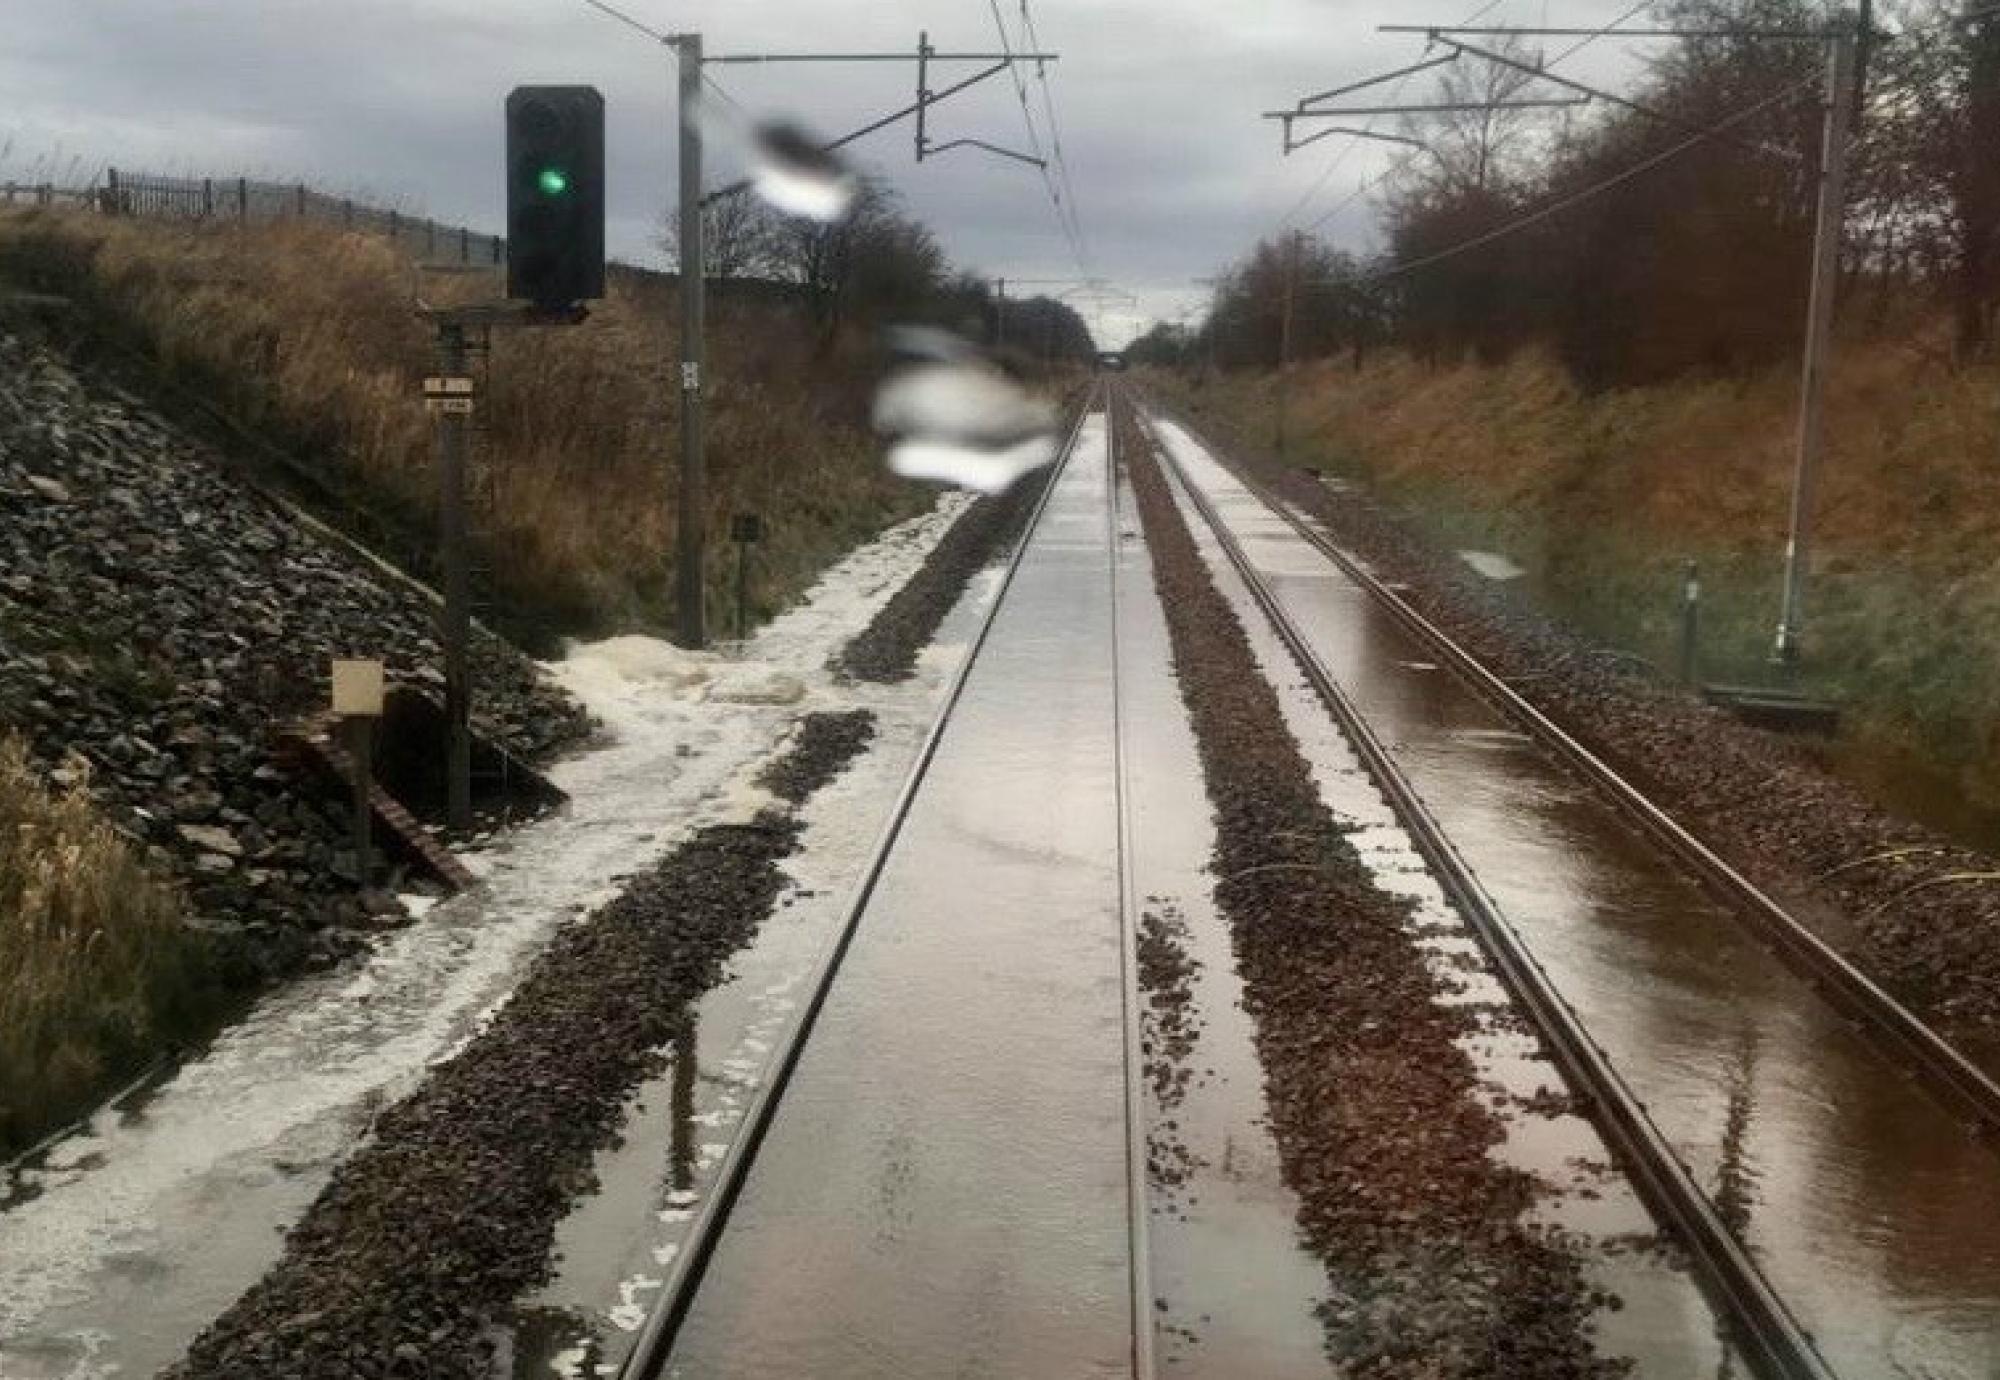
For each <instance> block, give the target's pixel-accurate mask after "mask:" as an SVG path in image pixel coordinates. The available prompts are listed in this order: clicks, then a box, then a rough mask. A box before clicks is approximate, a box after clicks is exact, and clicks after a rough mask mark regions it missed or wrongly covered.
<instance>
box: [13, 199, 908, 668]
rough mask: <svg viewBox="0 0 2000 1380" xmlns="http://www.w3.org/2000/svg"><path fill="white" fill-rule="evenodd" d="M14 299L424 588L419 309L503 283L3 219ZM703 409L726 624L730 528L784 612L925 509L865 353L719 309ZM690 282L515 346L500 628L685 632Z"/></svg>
mask: <svg viewBox="0 0 2000 1380" xmlns="http://www.w3.org/2000/svg"><path fill="white" fill-rule="evenodd" d="M0 285H13V286H19V287H30V288H35V289H39V290H42V291H46V292H53V293H59V294H62V295H64V296H68V297H70V298H72V299H73V300H74V301H75V302H76V303H77V304H78V307H79V310H78V311H77V312H76V313H75V321H76V323H77V327H78V329H79V330H80V332H81V333H82V335H83V337H84V338H83V339H82V340H81V341H80V342H79V348H81V349H84V350H89V349H91V348H93V347H103V348H105V350H106V351H107V353H109V354H111V355H112V356H113V357H114V359H125V360H131V359H142V360H144V361H145V368H144V370H143V373H142V375H141V378H140V382H141V383H142V385H143V386H148V387H149V390H150V389H151V386H152V385H157V390H156V391H157V392H158V393H159V395H160V397H161V400H162V401H163V402H164V403H165V404H167V405H168V406H169V407H170V408H174V409H176V410H185V409H184V408H182V407H181V406H180V405H181V404H182V403H183V402H184V400H185V399H187V398H189V397H190V396H193V397H199V398H200V399H201V400H202V403H203V404H204V406H205V407H206V408H213V409H215V410H217V411H219V412H220V413H222V414H224V415H225V416H226V417H227V419H228V422H229V424H231V425H232V426H233V427H234V428H240V429H241V431H242V432H246V433H249V434H251V435H254V436H255V437H257V438H258V439H257V440H256V441H243V440H242V438H241V436H239V437H238V438H237V441H238V443H237V444H233V445H232V448H233V449H238V450H240V451H242V452H244V454H245V458H247V459H250V460H252V461H255V460H257V459H259V458H260V457H268V455H269V451H268V450H267V446H275V447H276V448H277V449H278V450H281V451H283V452H285V453H286V454H287V455H288V456H289V457H290V458H291V459H292V460H294V461H296V462H297V464H298V466H299V467H300V469H301V470H302V471H303V473H304V476H305V479H304V482H303V485H301V482H300V479H299V476H298V475H296V474H295V475H293V476H291V477H290V479H286V477H285V475H284V474H283V472H282V470H280V471H277V472H275V473H274V475H273V477H274V479H278V480H280V481H283V482H287V483H289V484H290V485H291V486H292V487H293V488H294V489H295V490H297V491H298V492H300V494H301V496H302V497H305V498H306V499H307V500H308V501H309V502H310V503H311V504H312V506H314V507H317V508H319V509H320V510H321V511H322V515H323V516H326V517H328V518H329V519H330V520H332V521H333V522H334V523H335V524H336V525H341V526H345V527H347V528H348V529H349V530H351V531H354V532H356V534H357V535H360V536H362V537H363V538H364V539H365V540H368V541H370V542H372V543H374V544H376V545H378V546H380V547H385V548H387V554H389V555H391V556H392V557H396V558H399V559H401V560H403V561H404V562H406V563H408V564H410V565H413V566H415V567H417V569H418V570H419V572H420V573H422V572H424V571H425V569H426V562H427V561H428V559H429V555H428V553H429V549H430V544H431V536H430V534H431V532H432V530H433V528H432V513H433V512H434V506H433V480H432V469H431V455H432V432H431V425H430V420H429V418H428V417H426V415H425V413H424V411H423V405H422V402H421V399H420V397H419V382H420V380H421V379H422V378H423V377H424V376H425V375H426V374H428V373H435V372H437V366H436V361H435V356H434V351H433V333H432V330H431V328H430V327H429V326H427V325H426V324H425V323H423V322H422V321H420V320H419V319H418V318H417V316H416V314H415V312H414V311H413V306H414V299H415V298H416V297H418V296H421V297H422V298H424V299H425V300H427V301H430V302H433V303H442V302H452V301H469V300H483V299H490V298H493V297H497V296H499V295H500V294H501V292H502V291H503V285H502V284H501V282H500V281H499V278H498V276H497V275H496V274H490V273H480V274H470V275H459V274H453V275H444V274H421V273H419V272H417V271H416V270H415V269H413V268H412V267H411V265H410V264H409V263H408V262H407V261H406V260H404V259H403V258H401V257H400V256H399V255H397V254H396V253H395V252H394V251H392V250H391V249H390V247H389V246H388V245H387V244H386V243H385V242H384V241H382V240H380V239H376V238H373V237H370V236H366V235H361V234H349V233H344V232H342V231H340V230H338V229H337V228H334V227H330V226H323V225H315V224H297V223H279V224H271V225H262V226H250V227H247V228H245V227H239V226H236V225H233V224H218V225H214V226H209V227H201V226H172V225H166V224H161V223H157V222H146V221H132V220H123V221H121V220H107V219H105V218H102V217H97V216H85V215H81V214H64V213H51V212H46V211H42V212H12V213H0ZM710 312H711V339H710V367H709V399H708V438H709V455H710V463H711V470H712V473H711V479H710V492H709V504H708V507H709V520H710V530H711V531H712V532H713V533H715V534H716V536H717V538H718V539H717V540H715V541H714V542H713V543H712V544H711V546H710V549H709V551H708V563H709V567H710V569H709V576H710V579H709V590H710V595H709V599H710V604H711V607H710V609H709V613H710V622H711V626H714V627H717V628H720V629H723V630H728V629H730V628H732V627H733V620H734V615H735V608H734V598H735V594H734V591H735V580H734V559H735V558H734V553H733V551H732V549H731V548H730V547H729V545H728V543H727V541H726V540H723V539H722V538H724V537H726V534H727V530H728V520H729V517H730V515H731V514H732V513H735V512H742V511H752V512H757V513H761V514H762V515H763V516H764V518H765V524H766V533H767V540H766V541H765V542H764V544H763V545H761V546H760V547H759V548H758V549H757V551H756V553H755V556H754V559H753V561H752V567H751V570H752V574H751V583H750V594H751V602H752V605H753V612H754V613H755V615H756V616H758V617H768V616H769V615H770V614H772V613H774V612H775V611H776V610H778V609H779V608H781V607H783V606H784V605H785V604H786V603H787V602H788V601H789V600H790V599H792V598H793V597H794V596H796V595H797V594H798V593H799V592H801V591H802V590H803V589H804V588H805V587H806V586H808V585H810V584H811V583H812V581H813V579H814V578H816V577H817V575H818V574H819V572H820V571H821V570H823V569H825V568H826V566H827V565H829V564H830V563H831V562H832V561H833V560H835V559H837V558H838V557H839V556H840V555H841V554H842V553H843V552H845V551H846V550H848V549H849V548H851V547H852V546H853V545H854V544H855V543H856V542H858V541H860V540H862V539H863V538H865V537H867V536H869V535H872V534H873V533H874V532H876V531H878V530H880V529H881V528H883V527H884V526H887V525H888V524H889V523H891V522H893V521H896V520H898V519H900V518H903V517H907V516H909V515H911V514H913V513H915V512H917V511H919V510H920V509H921V507H922V506H923V505H924V504H925V503H927V502H928V501H929V495H928V494H927V493H926V492H925V491H923V490H920V489H918V488H916V487H915V486H912V485H907V484H904V483H902V482H900V481H897V480H895V479H894V478H893V477H891V476H890V475H889V474H888V473H887V472H886V471H885V470H884V469H883V467H882V464H881V460H880V449H879V447H878V446H877V445H876V443H875V441H874V439H873V438H872V437H871V436H870V435H869V434H868V431H867V426H866V408H867V398H868V393H869V390H868V388H867V386H866V371H867V369H868V367H869V360H868V358H867V354H868V351H869V349H870V345H869V342H867V341H866V340H862V339H845V338H844V339H841V340H838V341H836V342H834V343H833V345H832V346H831V347H829V348H821V346H820V343H819V342H818V341H817V339H816V338H815V336H814V333H813V331H812V330H811V328H810V327H809V326H808V325H807V324H805V323H804V322H803V321H802V320H800V319H799V318H798V316H797V315H795V314H794V313H793V312H792V311H791V310H789V309H788V308H786V307H785V306H783V305H781V304H779V303H775V302H770V301H765V302H753V301H732V300H730V299H729V297H728V295H727V294H718V300H716V301H714V302H712V304H711V308H710ZM673 316H674V309H673V293H672V286H671V284H670V283H668V282H664V281H662V280H661V279H659V278H657V277H654V276H650V275H641V274H637V273H629V272H619V271H615V270H614V273H613V276H612V282H611V286H610V292H609V296H608V297H607V298H606V299H605V300H604V301H602V302H599V303H596V304H593V306H592V311H591V318H590V320H589V321H588V322H586V323H585V324H583V325H582V326H579V327H575V328H567V329H560V330H510V331H502V332H496V333H495V345H494V349H493V352H492V359H491V372H490V379H489V384H490V388H489V392H488V395H487V397H486V399H485V400H484V401H483V403H482V411H481V414H480V416H479V432H478V437H477V440H476V442H475V446H474V455H473V461H474V465H475V466H476V467H478V466H484V467H486V468H487V472H488V473H490V480H491V482H490V485H482V486H480V487H482V488H485V489H487V490H489V491H490V495H491V500H490V504H488V505H487V509H486V511H484V512H482V513H480V514H476V515H475V525H476V526H478V527H479V528H481V529H483V539H484V542H485V545H486V547H487V558H486V559H485V560H484V561H482V562H481V564H482V565H484V566H487V567H490V569H491V576H490V579H491V583H492V589H491V594H492V596H493V602H494V606H495V607H494V613H493V617H494V618H495V621H497V622H498V623H499V624H500V625H501V626H502V627H503V628H505V629H507V630H509V631H511V632H513V633H514V634H515V635H516V636H517V637H526V638H528V639H529V640H531V641H542V640H544V639H545V638H546V637H547V635H548V634H552V633H569V634H577V633H591V632H602V631H606V630H611V629H630V628H646V627H665V626H670V624H671V618H672V607H671V598H672V595H671V579H670V573H671V566H670V548H671V538H670V534H671V532H672V530H673V521H674V518H673V508H672V502H673V483H672V476H673V474H674V473H675V467H676V466H677V464H678V451H679V437H678V427H677V424H676V414H675V412H674V408H673V404H672V401H671V398H672V395H671V393H670V392H669V389H668V379H669V376H670V374H671V373H672V371H673V369H674V365H673V363H672V361H673V359H674V357H675V342H674V333H673V331H672V329H671V326H670V322H671V320H672V318H673Z"/></svg>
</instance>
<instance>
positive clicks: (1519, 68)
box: [1432, 34, 1805, 163]
mask: <svg viewBox="0 0 2000 1380" xmlns="http://www.w3.org/2000/svg"><path fill="white" fill-rule="evenodd" d="M1432 38H1433V41H1434V42H1437V43H1443V44H1447V45H1448V46H1450V47H1451V48H1452V49H1453V50H1454V52H1457V53H1464V54H1466V55H1468V56H1470V57H1476V58H1479V59H1480V60H1482V61H1484V62H1490V63H1492V64H1494V65H1495V66H1496V67H1505V68H1508V69H1509V70H1511V71H1515V72H1520V73H1523V74H1524V75H1526V76H1529V77H1533V78H1534V79H1535V80H1537V81H1546V82H1552V83H1554V84H1555V85H1557V86H1561V87H1566V88H1568V89H1569V90H1571V91H1579V92H1582V93H1583V94H1584V95H1585V96H1587V97H1592V98H1594V99H1596V100H1600V101H1608V102H1610V103H1611V104H1612V105H1615V106H1620V107H1622V108H1624V109H1626V110H1629V111H1631V112H1632V113H1633V114H1635V115H1642V116H1644V117H1645V118H1646V119H1649V120H1657V121H1659V122H1660V123H1661V124H1663V125H1666V126H1668V127H1669V128H1673V129H1678V130H1680V131H1681V132H1682V133H1692V132H1693V131H1695V130H1698V129H1700V128H1701V126H1700V125H1698V124H1695V123H1693V122H1691V121H1688V120H1683V119H1681V118H1680V117H1679V116H1676V115H1669V114H1667V113H1666V112H1665V111H1663V110H1655V109H1653V107H1651V106H1649V105H1644V104H1641V103H1640V102H1638V101H1635V100H1631V99H1629V98H1627V97H1625V96H1621V95H1619V94H1617V93H1616V92H1615V91H1605V90H1601V89H1600V88H1598V87H1595V86H1590V85H1587V84H1586V83H1584V82H1580V81H1575V80H1572V79H1571V78H1569V77H1559V76H1557V75H1556V74H1555V73H1554V72H1551V71H1549V69H1548V67H1547V66H1546V65H1544V64H1542V63H1539V62H1523V61H1522V60H1521V59H1519V58H1514V57H1509V56H1507V55H1506V54H1505V53H1496V52H1494V51H1493V50H1492V49H1490V48H1481V47H1478V46H1477V45H1475V44H1471V43H1464V42H1461V41H1460V40H1458V39H1455V38H1448V37H1446V36H1445V35H1443V34H1435V35H1433V36H1432ZM1724 137H1725V138H1726V139H1727V142H1729V143H1732V144H1735V145H1737V146H1738V147H1739V148H1745V149H1749V150H1750V151H1751V152H1753V153H1768V154H1770V155H1771V156H1772V157H1774V158H1782V159H1785V160H1787V161H1789V162H1793V163H1802V162H1804V161H1805V159H1804V156H1803V155H1801V154H1800V153H1799V152H1798V151H1797V150H1796V149H1787V148H1781V147H1779V146H1778V145H1776V144H1768V143H1764V142H1762V141H1761V140H1753V139H1734V138H1727V136H1724Z"/></svg>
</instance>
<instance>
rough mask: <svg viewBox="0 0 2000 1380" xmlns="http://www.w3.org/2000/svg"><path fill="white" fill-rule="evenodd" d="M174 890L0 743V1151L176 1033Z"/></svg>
mask: <svg viewBox="0 0 2000 1380" xmlns="http://www.w3.org/2000/svg"><path fill="white" fill-rule="evenodd" d="M197 943H198V941H197V939H196V937H195V936H194V935H193V934H192V933H191V932H190V931H188V930H187V929H186V928H184V927H183V925H182V923H181V901H180V897H179V894H178V893H177V892H175V891H174V890H172V889H171V888H169V887H166V886H163V885H161V884H160V883H159V882H157V881H155V880H154V879H153V878H151V877H150V876H148V875H147V873H146V870H145V868H144V867H143V866H141V864H140V862H139V860H138V859H137V857H136V856H135V855H134V853H133V851H132V849H131V848H130V847H129V846H128V845H127V844H126V842H125V840H124V839H122V838H120V837H119V836H118V835H117V834H116V833H115V832H114V831H113V830H112V829H111V827H110V826H109V825H107V824H106V823H105V822H104V820H103V819H102V817H101V816H99V814H98V813H97V811H96V809H95V807H94V806H93V805H92V804H91V801H90V797H89V795H88V793H87V791H86V790H85V789H84V788H83V787H82V786H81V785H78V786H74V787H72V788H71V789H70V790H69V791H67V792H65V793H63V794H60V795H53V794H50V793H49V792H48V791H47V790H45V789H44V788H43V787H42V786H41V784H40V783H39V781H38V780H37V778H36V775H35V772H34V769H33V767H32V766H31V764H30V762H29V760H28V757H27V754H26V752H25V750H24V749H23V747H22V745H21V743H20V742H19V741H18V740H17V739H14V738H12V737H7V738H0V1153H5V1152H7V1151H9V1150H11V1149H18V1148H19V1147H20V1146H21V1145H22V1144H25V1143H27V1142H29V1141H31V1140H32V1139H33V1138H34V1137H35V1136H36V1135H37V1134H39V1133H40V1132H42V1131H44V1130H46V1129H47V1128H48V1127H49V1126H51V1125H54V1124H57V1123H59V1122H60V1121H61V1120H62V1119H63V1118H65V1117H67V1116H71V1115H74V1114H75V1113H76V1112H77V1111H78V1110H80V1109H81V1108H82V1106H83V1105H84V1104H85V1102H86V1101H87V1099H89V1098H90V1097H91V1096H93V1095H95V1094H96V1093H98V1092H99V1091H100V1090H101V1089H102V1087H103V1086H104V1084H105V1082H106V1081H107V1080H108V1079H110V1078H114V1077H117V1076H118V1075H119V1074H120V1073H121V1072H123V1071H124V1070H126V1069H128V1068H130V1067H131V1066H132V1065H133V1063H134V1062H135V1061H137V1060H139V1059H142V1058H144V1057H145V1055H146V1054H147V1053H149V1052H151V1051H153V1050H154V1049H157V1048H158V1046H159V1044H160V1042H161V1040H162V1038H163V1037H167V1036H170V1035H171V1033H172V1032H173V1031H174V1030H175V1029H176V1028H177V1027H178V1026H179V1025H180V1024H181V1022H182V1020H183V1016H184V1013H185V1012H186V1011H187V1009H188V1007H189V1005H190V1003H191V1000H192V996H193V989H194V985H195V982H196V979H195V976H194V975H195V974H196V972H197V971H198V969H199V965H198V964H197V962H196V959H197V957H198V955H197V954H196V952H195V950H196V947H197Z"/></svg>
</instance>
